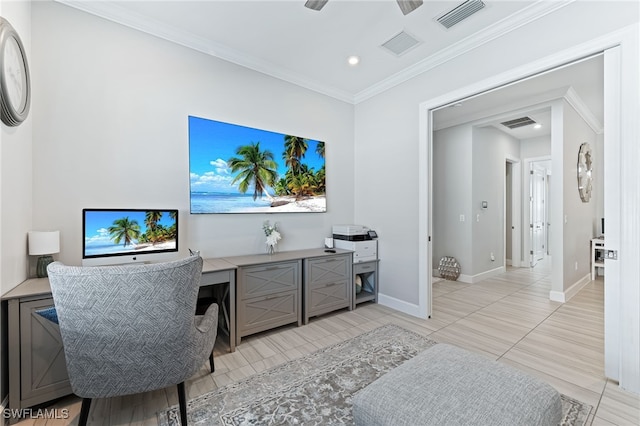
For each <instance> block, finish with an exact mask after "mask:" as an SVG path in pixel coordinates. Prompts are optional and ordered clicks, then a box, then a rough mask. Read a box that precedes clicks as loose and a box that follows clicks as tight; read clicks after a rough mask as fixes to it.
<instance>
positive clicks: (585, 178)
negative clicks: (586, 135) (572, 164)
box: [578, 142, 593, 203]
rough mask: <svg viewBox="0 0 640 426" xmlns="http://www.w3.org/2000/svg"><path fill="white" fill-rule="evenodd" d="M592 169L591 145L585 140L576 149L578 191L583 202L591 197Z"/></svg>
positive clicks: (586, 201)
mask: <svg viewBox="0 0 640 426" xmlns="http://www.w3.org/2000/svg"><path fill="white" fill-rule="evenodd" d="M592 169H593V158H592V156H591V146H589V144H588V143H586V142H585V143H583V144H582V145H580V149H579V150H578V192H579V193H580V199H581V200H582V202H583V203H588V202H589V200H590V199H591V183H592V180H593V177H592V176H591V172H592Z"/></svg>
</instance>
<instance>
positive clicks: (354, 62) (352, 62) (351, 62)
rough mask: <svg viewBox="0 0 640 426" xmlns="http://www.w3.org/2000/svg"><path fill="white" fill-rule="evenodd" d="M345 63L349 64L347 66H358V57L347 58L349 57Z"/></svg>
mask: <svg viewBox="0 0 640 426" xmlns="http://www.w3.org/2000/svg"><path fill="white" fill-rule="evenodd" d="M347 62H348V63H349V65H351V66H355V65H358V63H360V57H359V56H355V55H352V56H349V57H348V58H347Z"/></svg>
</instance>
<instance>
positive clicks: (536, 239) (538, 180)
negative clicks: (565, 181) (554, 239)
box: [529, 162, 546, 267]
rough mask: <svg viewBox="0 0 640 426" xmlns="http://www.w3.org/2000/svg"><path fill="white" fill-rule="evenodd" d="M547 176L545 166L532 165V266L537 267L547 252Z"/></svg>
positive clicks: (530, 198) (530, 196)
mask: <svg viewBox="0 0 640 426" xmlns="http://www.w3.org/2000/svg"><path fill="white" fill-rule="evenodd" d="M545 174H546V170H545V168H544V166H542V165H541V164H539V163H535V162H534V163H531V184H530V194H529V200H530V208H531V210H530V211H531V214H530V216H529V217H530V223H529V228H530V229H531V252H530V254H531V266H532V267H533V266H536V264H537V263H538V261H540V260H542V259H543V258H544V252H545V240H546V238H545V234H546V232H545V231H546V219H545V208H544V205H545V192H546V191H545Z"/></svg>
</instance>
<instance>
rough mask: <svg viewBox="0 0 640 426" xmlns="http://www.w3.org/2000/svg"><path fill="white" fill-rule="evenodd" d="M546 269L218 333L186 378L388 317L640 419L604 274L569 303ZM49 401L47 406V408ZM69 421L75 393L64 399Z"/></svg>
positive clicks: (141, 416) (261, 359)
mask: <svg viewBox="0 0 640 426" xmlns="http://www.w3.org/2000/svg"><path fill="white" fill-rule="evenodd" d="M548 272H549V268H548V266H547V264H545V263H542V264H539V265H538V266H536V267H535V268H533V269H529V268H509V269H508V270H507V272H506V273H504V274H501V275H499V276H497V277H494V278H491V279H487V280H485V281H483V282H480V283H476V284H465V283H461V282H452V281H440V282H437V283H435V284H434V285H433V315H432V318H431V319H427V320H421V319H418V318H415V317H411V316H408V315H405V314H402V313H399V312H397V311H394V310H392V309H389V308H386V307H384V306H381V305H376V304H373V303H367V304H364V305H360V306H359V307H358V308H357V309H356V310H354V311H339V312H338V313H334V314H329V315H324V316H321V317H318V318H314V319H312V320H311V321H310V323H309V324H308V325H306V326H303V327H295V326H288V327H283V328H279V329H277V330H272V331H270V332H265V333H260V334H258V335H254V336H250V337H248V338H246V339H243V341H242V344H241V345H240V346H239V347H238V348H237V350H236V352H234V353H228V352H227V347H226V346H225V345H224V344H222V343H221V341H222V339H218V341H219V343H218V344H217V346H216V372H215V373H214V374H209V372H208V369H207V367H206V366H203V368H202V369H201V370H200V372H199V373H198V374H197V375H196V377H194V378H193V379H192V380H191V381H190V382H189V383H188V385H187V389H188V392H189V397H195V396H198V395H200V394H202V393H205V392H207V391H209V390H212V389H215V388H216V387H219V386H224V385H226V384H228V383H231V382H233V381H237V380H239V379H242V378H245V377H247V376H250V375H251V374H254V373H256V372H260V371H263V370H265V369H267V368H270V367H273V366H275V365H278V364H281V363H283V362H286V361H288V360H290V359H294V358H297V357H300V356H302V355H304V354H307V353H309V352H312V351H314V350H317V349H320V348H322V347H325V346H327V345H330V344H333V343H336V342H339V341H342V340H344V339H347V338H349V337H352V336H355V335H357V334H360V333H362V332H365V331H368V330H371V329H373V328H376V327H378V326H380V325H382V324H386V323H395V324H398V325H401V326H403V327H405V328H407V329H410V330H413V331H414V332H417V333H420V334H422V335H425V336H428V337H430V338H432V339H433V340H436V341H438V342H447V343H452V344H455V345H458V346H461V347H464V348H467V349H469V350H472V351H476V352H479V353H482V354H484V355H486V356H488V357H490V358H493V359H497V360H499V361H500V362H504V363H506V364H510V365H512V366H515V367H516V368H519V369H522V370H524V371H526V372H529V373H530V374H532V375H535V376H538V377H540V378H542V379H544V380H546V381H547V382H548V383H550V384H552V385H553V386H555V387H556V388H557V389H558V390H559V391H560V392H562V393H564V394H566V395H568V396H571V397H573V398H576V399H579V400H581V401H583V402H586V403H588V404H590V405H592V406H593V407H594V409H593V410H592V414H591V415H590V417H589V420H588V423H590V422H592V424H593V425H620V426H627V425H639V424H640V398H639V397H638V396H635V395H632V394H630V393H627V392H624V391H622V390H620V389H619V388H618V386H617V384H616V383H614V382H611V381H608V380H607V379H606V378H605V377H604V372H603V362H604V361H603V360H604V356H603V280H602V278H599V279H597V280H595V281H592V282H591V283H589V284H588V285H587V286H586V287H584V288H583V289H582V290H581V291H580V292H579V293H578V294H577V295H576V296H574V297H573V298H572V299H571V300H570V301H569V302H567V303H565V304H560V303H556V302H551V301H549V290H550V282H549V279H548ZM177 402H178V401H177V394H176V392H175V390H174V388H169V389H167V390H161V391H156V392H149V393H146V394H140V395H133V396H128V397H119V398H110V399H100V400H96V401H95V402H94V404H93V407H92V411H91V421H90V424H91V425H105V426H106V425H157V418H156V413H157V412H158V411H159V410H162V409H166V408H167V406H169V405H175V404H177ZM50 408H54V407H50ZM55 408H57V409H62V408H65V409H68V410H69V413H70V417H71V424H76V422H77V415H78V413H79V411H80V402H79V399H78V398H76V397H73V396H71V397H67V398H63V399H61V400H60V401H59V402H58V403H57V404H56V405H55ZM18 424H19V425H21V426H24V425H31V424H33V425H47V426H50V425H67V424H69V420H24V421H22V422H19V423H18Z"/></svg>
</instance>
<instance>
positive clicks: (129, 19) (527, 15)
mask: <svg viewBox="0 0 640 426" xmlns="http://www.w3.org/2000/svg"><path fill="white" fill-rule="evenodd" d="M54 1H56V2H57V3H61V4H64V5H66V6H69V7H73V8H75V9H78V10H81V11H83V12H86V13H90V14H92V15H95V16H99V17H101V18H104V19H107V20H109V21H112V22H116V23H118V24H121V25H124V26H127V27H129V28H133V29H135V30H138V31H141V32H144V33H147V34H150V35H153V36H156V37H159V38H161V39H164V40H167V41H170V42H173V43H176V44H179V45H182V46H185V47H188V48H190V49H193V50H196V51H198V52H201V53H204V54H207V55H210V56H214V57H217V58H219V59H223V60H225V61H228V62H232V63H234V64H237V65H240V66H243V67H245V68H249V69H252V70H254V71H257V72H260V73H262V74H266V75H269V76H271V77H274V78H278V79H280V80H284V81H287V82H289V83H292V84H295V85H298V86H301V87H303V88H306V89H309V90H312V91H315V92H318V93H321V94H323V95H326V96H330V97H332V98H335V99H338V100H340V101H343V102H347V103H350V104H358V103H360V102H363V101H365V100H367V99H369V98H371V97H373V96H376V95H378V94H380V93H382V92H384V91H386V90H389V89H391V88H393V87H395V86H397V85H399V84H401V83H404V82H405V81H407V80H410V79H412V78H413V77H416V76H418V75H420V74H422V73H424V72H426V71H429V70H430V69H433V68H435V67H437V66H439V65H441V64H443V63H446V62H448V61H451V60H452V59H454V58H456V57H458V56H460V55H462V54H464V53H466V52H469V51H471V50H473V49H476V48H478V47H480V46H482V45H484V44H486V43H488V42H490V41H491V40H494V39H496V38H499V37H501V36H504V35H505V34H507V33H509V32H511V31H514V30H516V29H518V28H520V27H522V26H524V25H527V24H529V23H531V22H533V21H535V20H537V19H539V18H541V17H543V16H545V15H547V14H549V13H553V12H554V11H556V10H558V9H560V8H563V7H565V6H567V5H569V4H571V3H573V2H574V1H576V0H564V1H548V0H539V1H537V2H536V3H534V4H532V5H531V6H528V7H527V8H525V9H522V10H520V11H518V12H516V13H514V14H512V15H510V16H508V17H506V18H504V19H502V20H500V21H498V22H496V23H495V24H493V25H491V26H489V27H487V28H486V29H484V30H482V31H479V32H477V33H475V34H473V35H471V36H469V37H467V38H465V39H463V40H461V41H459V42H457V43H454V44H453V45H451V46H448V47H447V48H446V49H442V50H440V51H438V52H437V53H435V54H433V55H431V56H429V57H427V58H425V59H424V60H422V61H420V62H418V63H417V64H415V65H413V66H411V67H408V68H406V69H405V70H403V71H401V72H398V73H396V74H394V75H392V76H391V77H389V78H386V79H384V80H382V81H380V82H379V83H376V84H374V85H372V86H370V87H368V88H367V89H365V90H362V91H360V92H358V93H356V94H352V93H349V92H347V91H344V90H340V89H336V88H334V87H330V86H327V85H325V84H322V83H320V82H318V81H315V80H312V79H309V78H306V77H305V76H302V75H300V74H298V73H292V72H290V71H289V70H286V69H284V68H282V67H278V66H276V65H275V64H273V63H271V62H268V61H262V60H259V59H256V58H254V57H252V56H250V55H246V54H244V53H242V52H240V51H237V50H234V49H230V48H228V47H226V46H223V45H220V44H216V43H212V42H211V41H208V40H206V39H204V38H202V37H198V36H196V35H194V34H191V33H189V32H186V31H180V30H177V29H175V28H172V27H171V26H168V25H166V24H164V23H162V22H159V21H157V20H154V19H150V18H148V17H146V16H144V15H141V14H136V13H131V12H130V11H129V10H127V9H125V8H124V7H122V6H120V5H118V4H117V3H114V2H106V1H81V0H54Z"/></svg>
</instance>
